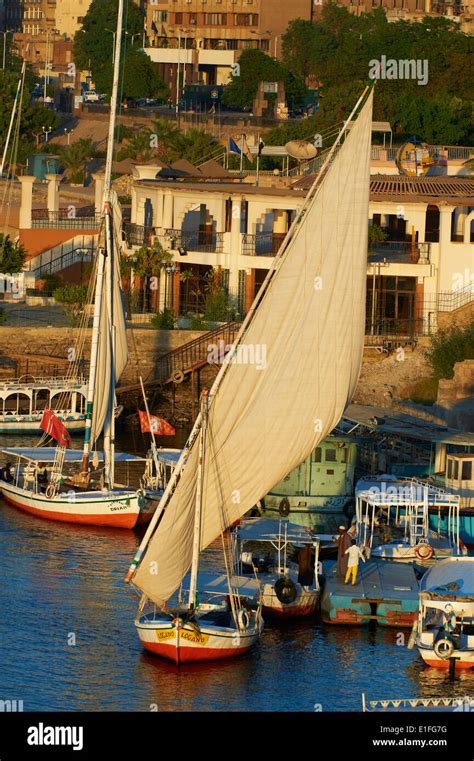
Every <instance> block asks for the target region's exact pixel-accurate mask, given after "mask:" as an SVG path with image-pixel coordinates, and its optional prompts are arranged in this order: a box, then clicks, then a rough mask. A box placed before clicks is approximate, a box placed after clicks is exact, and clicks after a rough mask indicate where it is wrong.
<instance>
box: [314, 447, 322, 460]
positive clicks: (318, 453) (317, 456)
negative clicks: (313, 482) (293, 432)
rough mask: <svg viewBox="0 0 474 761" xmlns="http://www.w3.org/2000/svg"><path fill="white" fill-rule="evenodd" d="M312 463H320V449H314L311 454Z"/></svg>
mask: <svg viewBox="0 0 474 761" xmlns="http://www.w3.org/2000/svg"><path fill="white" fill-rule="evenodd" d="M313 462H321V447H316V449H315V450H314V452H313Z"/></svg>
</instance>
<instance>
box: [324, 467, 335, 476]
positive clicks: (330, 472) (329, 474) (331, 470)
mask: <svg viewBox="0 0 474 761" xmlns="http://www.w3.org/2000/svg"><path fill="white" fill-rule="evenodd" d="M326 475H328V476H333V475H334V470H333V469H332V468H331V469H330V470H326Z"/></svg>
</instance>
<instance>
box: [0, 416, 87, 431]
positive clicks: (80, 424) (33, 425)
mask: <svg viewBox="0 0 474 761" xmlns="http://www.w3.org/2000/svg"><path fill="white" fill-rule="evenodd" d="M42 417H43V415H42V414H41V415H37V416H26V417H25V418H23V419H22V418H21V417H18V418H16V419H15V420H11V419H10V420H6V419H5V418H0V434H4V435H5V436H7V435H9V434H24V435H28V434H35V433H37V434H41V433H42V430H41V428H40V423H41V420H42ZM58 419H59V420H61V422H62V423H63V424H64V425H65V427H66V428H67V430H68V431H69V433H70V434H71V435H75V434H80V433H83V432H84V431H85V430H86V422H85V417H84V416H81V418H79V419H77V420H68V419H67V418H62V417H61V416H60V415H58Z"/></svg>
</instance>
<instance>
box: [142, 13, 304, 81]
mask: <svg viewBox="0 0 474 761" xmlns="http://www.w3.org/2000/svg"><path fill="white" fill-rule="evenodd" d="M312 13H313V0H293V2H292V3H288V4H286V3H282V2H281V1H280V0H148V3H147V6H146V47H145V51H146V53H148V55H149V56H150V58H151V60H152V61H154V62H156V63H158V64H160V69H161V74H162V76H164V78H165V79H166V81H167V82H169V83H170V84H171V85H172V87H173V86H174V88H175V89H176V79H177V76H178V69H179V70H180V74H179V76H180V82H181V81H183V82H184V83H202V84H206V85H217V84H223V83H226V82H227V81H228V77H229V74H230V73H231V71H232V67H233V65H234V64H235V63H236V62H237V61H238V59H239V56H240V54H241V52H242V50H245V49H246V48H259V49H260V50H263V51H265V52H266V53H268V54H269V55H271V56H275V57H276V58H279V57H280V55H281V37H282V34H284V33H285V31H286V28H287V26H288V24H289V22H290V21H291V20H292V19H296V18H302V19H308V20H310V19H311V18H312Z"/></svg>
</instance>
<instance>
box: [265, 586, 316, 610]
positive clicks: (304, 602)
mask: <svg viewBox="0 0 474 761" xmlns="http://www.w3.org/2000/svg"><path fill="white" fill-rule="evenodd" d="M298 586H299V585H298ZM318 600H319V590H316V589H313V590H311V589H310V590H306V589H304V588H303V587H300V586H299V589H298V595H297V597H296V599H295V600H294V601H293V602H291V603H286V604H283V603H282V602H280V600H279V599H278V597H277V596H276V594H275V589H274V587H273V585H272V584H265V585H264V588H263V593H262V611H263V617H264V618H279V619H287V618H302V617H304V616H311V615H313V614H314V613H315V612H316V608H317V606H318Z"/></svg>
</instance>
